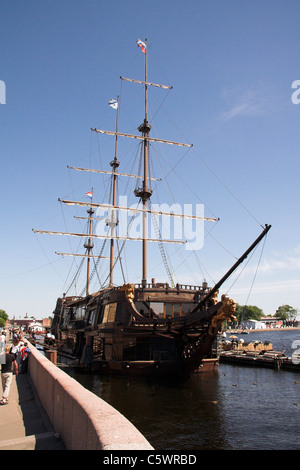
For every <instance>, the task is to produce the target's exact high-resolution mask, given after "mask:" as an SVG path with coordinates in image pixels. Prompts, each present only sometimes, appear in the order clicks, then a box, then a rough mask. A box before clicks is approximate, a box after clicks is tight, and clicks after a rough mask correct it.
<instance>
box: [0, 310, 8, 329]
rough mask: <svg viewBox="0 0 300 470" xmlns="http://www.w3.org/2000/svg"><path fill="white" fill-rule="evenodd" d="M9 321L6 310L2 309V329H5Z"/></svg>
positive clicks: (0, 323) (0, 320) (0, 324)
mask: <svg viewBox="0 0 300 470" xmlns="http://www.w3.org/2000/svg"><path fill="white" fill-rule="evenodd" d="M7 319H8V315H7V313H6V312H5V310H1V309H0V328H4V327H5V323H6V320H7Z"/></svg>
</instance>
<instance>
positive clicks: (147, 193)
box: [134, 39, 152, 287]
mask: <svg viewBox="0 0 300 470" xmlns="http://www.w3.org/2000/svg"><path fill="white" fill-rule="evenodd" d="M143 52H144V54H145V84H144V86H145V118H144V122H143V123H142V124H141V125H140V126H139V128H138V130H139V131H140V132H141V133H142V136H143V140H144V142H143V155H144V179H143V186H142V188H138V189H136V190H135V191H134V193H135V195H136V196H137V197H139V198H141V200H142V203H143V210H144V212H143V236H142V237H143V244H142V249H143V255H142V263H143V265H142V269H143V271H142V285H143V287H145V286H146V284H147V234H148V219H147V205H148V199H150V197H151V195H152V189H151V188H149V187H148V174H147V172H148V136H149V133H150V130H151V126H150V124H149V122H148V83H147V78H148V77H147V39H145V47H144V48H143Z"/></svg>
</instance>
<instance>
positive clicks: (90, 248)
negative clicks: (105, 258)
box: [84, 189, 95, 296]
mask: <svg viewBox="0 0 300 470" xmlns="http://www.w3.org/2000/svg"><path fill="white" fill-rule="evenodd" d="M91 194H92V200H91V202H92V201H93V189H92V191H91ZM94 212H95V211H94V210H93V208H92V206H90V208H89V209H88V210H87V213H88V215H89V217H88V220H89V231H88V234H89V238H88V240H87V243H85V244H84V248H86V249H87V273H86V295H87V296H88V295H89V293H90V292H89V291H90V264H91V257H90V254H91V251H92V249H93V248H94V244H93V242H92V238H91V235H92V220H93V219H92V218H93V214H94Z"/></svg>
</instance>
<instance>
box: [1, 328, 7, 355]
mask: <svg viewBox="0 0 300 470" xmlns="http://www.w3.org/2000/svg"><path fill="white" fill-rule="evenodd" d="M5 343H6V337H5V331H2V332H1V336H0V352H4V348H5Z"/></svg>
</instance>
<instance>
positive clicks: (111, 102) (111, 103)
mask: <svg viewBox="0 0 300 470" xmlns="http://www.w3.org/2000/svg"><path fill="white" fill-rule="evenodd" d="M108 104H109V106H110V107H111V108H113V109H118V102H117V100H109V102H108Z"/></svg>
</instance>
